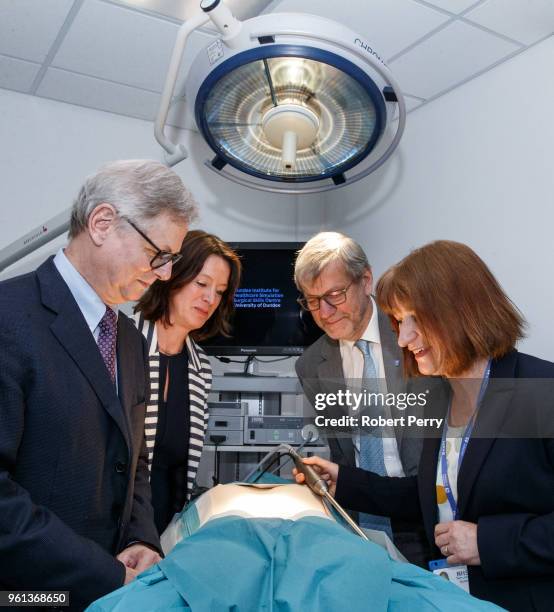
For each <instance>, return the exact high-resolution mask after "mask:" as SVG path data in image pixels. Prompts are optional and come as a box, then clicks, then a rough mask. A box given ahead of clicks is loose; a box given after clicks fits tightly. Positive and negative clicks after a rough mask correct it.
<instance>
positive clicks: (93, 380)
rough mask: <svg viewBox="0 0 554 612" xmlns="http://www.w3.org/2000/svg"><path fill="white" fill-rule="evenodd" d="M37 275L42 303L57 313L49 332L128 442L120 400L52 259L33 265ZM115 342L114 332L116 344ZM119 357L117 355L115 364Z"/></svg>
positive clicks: (88, 330)
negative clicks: (39, 264)
mask: <svg viewBox="0 0 554 612" xmlns="http://www.w3.org/2000/svg"><path fill="white" fill-rule="evenodd" d="M37 277H38V279H39V283H40V287H41V296H42V303H43V304H44V306H46V307H47V308H49V309H50V310H52V311H53V312H55V313H56V314H57V317H56V318H55V319H54V321H53V322H52V324H51V325H50V329H51V330H52V333H53V334H54V336H56V338H57V339H58V341H59V342H60V344H61V345H62V346H63V348H64V349H65V350H66V351H67V353H68V354H69V356H70V357H71V358H72V359H73V361H74V362H75V363H76V365H77V367H78V368H79V370H80V371H81V373H82V374H83V376H84V377H85V378H86V379H87V381H88V382H89V383H90V386H91V387H92V389H93V391H94V392H95V393H96V395H97V396H98V399H99V400H100V403H101V404H102V406H103V407H104V409H105V410H106V411H107V412H108V413H109V414H110V416H111V417H112V419H113V420H114V421H115V422H116V423H117V425H118V427H119V429H120V430H121V433H122V434H123V436H124V438H125V440H126V442H127V444H129V439H128V435H127V426H126V422H125V417H124V414H123V412H122V410H121V404H120V402H119V398H118V396H117V393H116V390H115V386H114V384H113V383H112V381H111V378H110V375H109V374H108V370H107V369H106V366H105V364H104V360H103V359H102V356H101V354H100V351H99V350H98V345H97V344H96V341H95V340H94V336H93V335H92V334H91V332H90V329H89V328H88V326H87V324H86V321H85V319H84V317H83V315H82V313H81V311H80V310H79V306H78V305H77V303H76V302H75V299H74V298H73V295H72V294H71V292H70V291H69V288H68V286H67V285H66V283H65V281H64V280H63V279H62V277H61V276H60V274H59V272H58V271H57V269H56V267H55V265H54V263H53V262H52V259H49V260H48V261H46V262H45V263H44V264H43V265H42V266H40V267H39V268H38V269H37ZM118 329H119V325H118ZM119 343H120V339H119V334H118V346H119ZM119 361H120V360H119V355H118V365H119ZM122 378H125V377H122ZM76 401H78V398H76Z"/></svg>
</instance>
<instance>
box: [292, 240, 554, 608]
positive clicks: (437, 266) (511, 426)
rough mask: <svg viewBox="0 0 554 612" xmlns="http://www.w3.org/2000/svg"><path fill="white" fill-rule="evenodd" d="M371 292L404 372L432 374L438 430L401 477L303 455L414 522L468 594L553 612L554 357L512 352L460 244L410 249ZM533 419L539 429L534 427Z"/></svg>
mask: <svg viewBox="0 0 554 612" xmlns="http://www.w3.org/2000/svg"><path fill="white" fill-rule="evenodd" d="M376 293H377V301H378V303H379V306H380V307H381V308H382V309H383V310H384V311H385V312H386V313H387V314H389V316H390V317H391V321H392V323H393V326H394V328H395V329H396V331H397V334H398V344H399V345H400V346H401V347H402V348H403V351H404V366H405V371H406V373H407V375H408V376H420V375H425V376H430V377H435V378H433V379H429V380H426V381H425V383H426V385H427V383H429V384H428V385H427V386H428V387H429V388H431V387H433V384H431V383H433V382H435V383H437V384H436V385H435V387H436V388H435V389H433V390H432V391H431V392H430V394H429V397H428V398H427V407H426V410H427V413H426V416H427V415H429V416H431V417H438V418H441V419H442V421H441V422H442V436H441V437H437V436H434V437H427V438H426V439H425V440H424V444H423V451H422V455H421V460H420V464H419V472H418V475H417V476H413V477H410V478H388V477H382V476H378V475H377V474H374V473H372V472H367V471H364V470H360V469H358V468H353V467H347V466H340V467H339V466H338V465H337V464H335V463H331V462H328V461H325V460H323V459H320V458H318V457H312V458H310V459H306V460H305V462H306V463H309V464H313V465H315V466H316V469H318V470H319V471H320V472H322V473H323V475H324V477H325V478H326V479H327V480H328V481H329V482H330V484H331V488H332V490H333V491H334V493H335V496H336V499H337V500H338V501H339V503H341V504H343V505H344V506H346V507H348V508H351V509H353V510H358V511H362V512H369V513H372V514H381V515H384V516H390V517H391V518H392V519H393V520H394V519H395V518H397V519H404V520H406V519H410V520H420V521H422V522H423V524H424V526H425V529H426V532H427V536H428V538H429V541H430V542H431V544H432V545H433V546H434V553H435V559H438V558H439V557H441V555H442V557H443V559H444V561H445V562H446V564H447V565H448V566H454V567H459V568H460V575H462V573H463V572H466V575H467V576H468V582H469V590H470V592H471V594H473V595H475V596H477V597H480V598H482V599H487V600H490V601H492V602H494V603H496V604H499V605H501V606H503V607H505V608H507V609H509V610H518V611H520V610H551V609H552V601H554V439H553V437H552V425H551V423H552V416H553V414H552V410H551V406H552V395H551V393H550V391H551V389H552V379H553V378H554V364H553V363H550V362H548V361H543V360H540V359H537V358H536V357H531V356H530V355H525V354H523V353H519V352H518V351H517V350H516V349H515V345H516V342H517V341H518V340H519V339H520V338H521V337H522V335H523V327H524V321H523V319H522V316H521V314H520V313H519V311H518V310H517V309H516V308H515V306H514V305H513V304H512V302H511V301H510V300H509V298H508V297H507V296H506V294H505V293H504V292H503V290H502V288H501V287H500V285H499V284H498V282H497V281H496V279H495V278H494V276H493V275H492V273H491V272H490V270H489V269H488V268H487V266H486V265H485V264H484V262H483V261H482V260H481V259H480V258H479V257H478V256H477V255H476V254H475V253H474V252H473V251H472V250H471V249H470V248H469V247H467V246H466V245H463V244H460V243H457V242H450V241H437V242H433V243H431V244H428V245H426V246H424V247H422V248H420V249H417V250H415V251H413V252H412V253H411V254H410V255H408V256H407V257H406V258H405V259H403V260H402V261H401V262H400V263H398V264H397V265H395V266H393V267H392V268H391V269H389V270H388V271H387V272H386V273H385V274H384V275H383V276H382V277H381V279H380V280H379V282H378V284H377V292H376ZM525 379H533V380H531V381H529V380H525ZM541 379H542V380H541ZM541 422H542V423H543V424H546V426H547V427H548V428H549V431H547V432H544V431H543V432H541V431H540V429H539V428H534V427H532V425H535V424H537V423H541ZM540 435H543V436H550V437H543V438H540V437H539V436H540ZM297 480H298V481H299V482H301V481H303V477H302V476H301V475H297ZM444 561H443V563H444ZM437 567H440V565H438V566H437ZM456 574H458V572H456Z"/></svg>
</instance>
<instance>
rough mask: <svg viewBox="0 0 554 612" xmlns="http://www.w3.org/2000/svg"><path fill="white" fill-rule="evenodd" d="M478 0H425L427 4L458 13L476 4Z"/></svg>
mask: <svg viewBox="0 0 554 612" xmlns="http://www.w3.org/2000/svg"><path fill="white" fill-rule="evenodd" d="M479 1H480V0H426V2H427V3H428V4H434V5H435V6H438V7H439V8H441V9H444V10H445V11H449V12H450V13H456V14H457V15H459V14H460V13H461V12H462V11H465V10H466V9H467V8H469V7H470V6H472V5H474V4H477V3H478V2H479Z"/></svg>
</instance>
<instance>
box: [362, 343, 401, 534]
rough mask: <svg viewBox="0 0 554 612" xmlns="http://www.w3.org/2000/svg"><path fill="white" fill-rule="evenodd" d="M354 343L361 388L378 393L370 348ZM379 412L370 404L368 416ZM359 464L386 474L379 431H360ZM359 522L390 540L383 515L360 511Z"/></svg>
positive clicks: (388, 521)
mask: <svg viewBox="0 0 554 612" xmlns="http://www.w3.org/2000/svg"><path fill="white" fill-rule="evenodd" d="M355 345H356V346H357V347H358V348H359V349H360V351H361V352H362V354H363V356H364V373H363V376H362V379H363V380H362V389H365V390H366V391H367V393H368V394H369V393H379V392H380V390H381V389H380V386H379V379H378V378H377V368H376V367H375V361H373V357H372V355H371V349H370V347H369V342H368V341H367V340H358V341H357V342H356V343H355ZM380 413H381V411H380V409H379V406H373V405H372V406H371V408H370V410H369V411H368V416H370V417H378V416H379V414H380ZM359 465H360V467H361V468H362V469H364V470H368V471H370V472H374V473H375V474H379V476H386V475H387V472H386V470H385V457H384V453H383V438H382V436H381V434H380V432H379V431H377V432H376V435H375V436H372V435H369V434H368V433H367V432H364V431H360V457H359ZM359 523H360V526H361V527H365V528H366V529H377V530H379V531H384V532H385V533H386V534H387V535H388V536H389V538H391V540H392V528H391V523H390V519H389V518H387V517H385V516H377V515H374V514H363V513H360V516H359Z"/></svg>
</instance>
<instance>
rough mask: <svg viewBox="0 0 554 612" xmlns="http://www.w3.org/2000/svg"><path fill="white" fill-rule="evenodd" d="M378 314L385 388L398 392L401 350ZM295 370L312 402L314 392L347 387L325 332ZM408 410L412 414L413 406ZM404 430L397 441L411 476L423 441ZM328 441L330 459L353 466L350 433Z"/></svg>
mask: <svg viewBox="0 0 554 612" xmlns="http://www.w3.org/2000/svg"><path fill="white" fill-rule="evenodd" d="M377 314H378V323H379V335H380V337H381V349H382V352H383V363H384V366H385V378H386V381H387V390H388V391H389V392H391V393H400V392H403V391H406V380H405V379H404V377H403V372H402V352H401V350H400V348H399V346H398V342H397V337H396V334H395V333H394V331H393V330H392V327H391V324H390V321H389V318H388V317H387V316H386V315H385V314H383V313H382V312H381V311H380V310H379V309H378V310H377ZM296 373H297V375H298V378H299V380H300V383H301V384H302V388H303V390H304V393H305V395H306V397H307V399H308V401H309V402H310V403H311V404H312V405H313V404H314V398H315V395H316V393H336V391H337V389H339V388H346V381H345V377H344V371H343V369H342V359H341V354H340V345H339V342H338V341H337V340H332V339H331V338H329V336H327V335H326V334H324V335H323V336H321V337H320V338H319V339H318V340H316V342H314V343H313V344H312V345H311V346H310V347H309V348H307V349H306V350H305V351H304V354H303V355H302V356H301V357H300V358H299V359H298V360H297V361H296ZM410 410H412V413H413V408H412V409H410ZM342 414H345V413H343V412H340V409H338V408H337V413H336V414H332V413H331V411H330V410H329V409H328V410H326V416H337V417H340V416H342ZM402 414H403V413H402V412H398V414H395V415H392V416H402ZM404 433H405V432H404V431H403V430H402V429H397V430H396V431H395V435H396V442H397V445H398V452H399V455H400V461H401V463H402V467H403V469H404V474H406V475H407V476H411V475H413V474H417V469H418V463H419V456H420V454H421V447H422V443H421V440H420V439H416V438H409V437H406V436H405V435H404ZM327 443H328V444H329V448H330V450H331V459H332V461H335V462H336V463H340V464H341V465H350V466H355V465H356V463H355V456H354V444H353V443H352V437H351V436H344V437H334V436H329V437H328V439H327Z"/></svg>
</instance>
